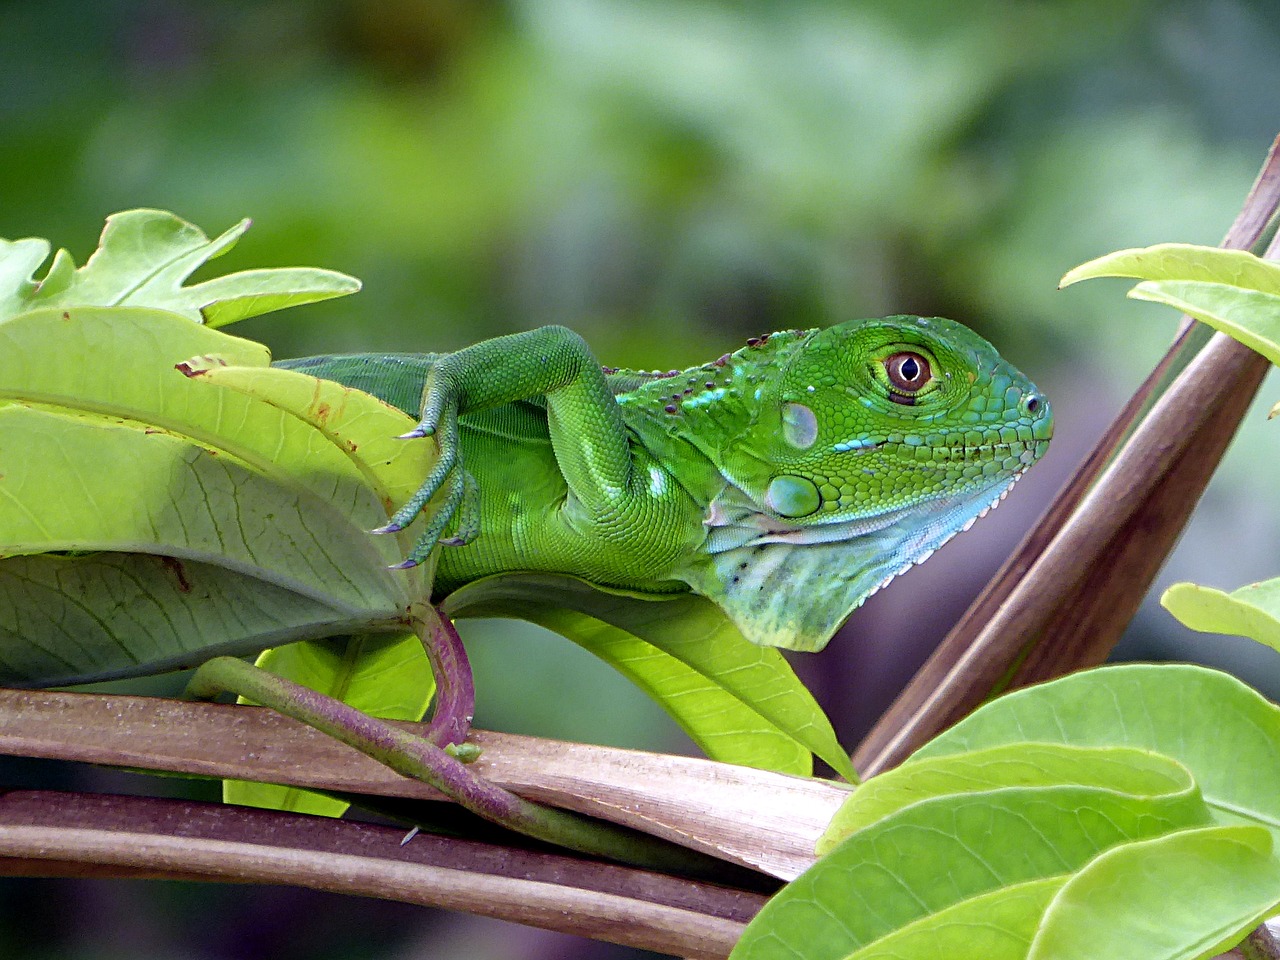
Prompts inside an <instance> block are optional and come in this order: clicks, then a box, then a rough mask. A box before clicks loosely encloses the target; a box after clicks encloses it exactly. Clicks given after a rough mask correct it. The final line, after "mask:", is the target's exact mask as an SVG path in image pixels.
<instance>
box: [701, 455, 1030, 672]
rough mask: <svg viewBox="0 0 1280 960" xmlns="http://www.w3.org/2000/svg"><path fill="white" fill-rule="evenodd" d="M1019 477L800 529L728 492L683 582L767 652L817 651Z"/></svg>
mask: <svg viewBox="0 0 1280 960" xmlns="http://www.w3.org/2000/svg"><path fill="white" fill-rule="evenodd" d="M1022 472H1023V471H1019V472H1018V473H1016V474H1014V475H1013V476H1012V477H1005V478H1001V479H1000V480H998V481H997V482H996V483H995V484H993V485H992V486H990V487H987V488H985V489H982V490H978V491H970V492H968V493H966V494H963V495H957V496H953V497H947V498H940V499H937V500H934V501H931V502H929V503H926V504H916V505H914V506H912V507H910V508H902V509H898V510H890V511H886V512H884V513H881V514H877V515H875V516H871V517H864V518H859V519H855V520H844V521H837V522H834V523H829V524H816V525H815V524H810V525H808V526H801V525H799V524H796V523H793V522H791V521H788V520H786V519H784V518H778V517H776V516H771V515H768V514H766V513H763V512H762V511H761V510H760V508H759V507H758V506H756V505H755V504H754V503H752V502H751V500H750V498H749V497H747V496H746V494H745V493H743V492H742V491H741V490H740V489H738V488H736V487H734V486H732V485H729V486H726V488H725V490H724V491H723V493H722V494H721V495H720V496H719V497H717V498H716V500H715V501H713V503H712V504H711V506H710V507H709V508H708V511H707V516H706V519H705V521H704V523H705V525H706V526H707V539H706V543H705V545H704V549H703V552H702V553H701V554H700V556H699V558H698V560H697V562H695V563H694V564H693V565H692V566H691V567H690V568H689V569H688V570H687V571H684V572H682V573H681V574H679V575H680V577H681V579H684V580H685V582H686V583H688V584H689V586H690V587H691V588H692V589H693V590H694V591H695V592H696V593H700V594H702V595H703V596H705V597H708V598H709V599H711V600H712V601H713V602H715V603H716V604H717V605H719V606H720V607H721V609H723V610H724V612H725V614H726V615H727V616H728V617H729V618H730V619H731V620H732V621H733V622H734V623H735V624H736V625H737V627H738V628H739V629H740V630H741V631H742V633H743V635H744V636H745V637H746V638H747V639H748V640H751V641H752V642H753V643H758V644H761V645H763V646H773V647H785V648H787V649H791V650H809V651H816V650H821V649H822V648H823V647H825V646H826V645H827V643H828V641H829V640H830V639H831V637H832V636H833V635H834V634H835V632H836V631H837V630H838V629H839V628H840V626H841V624H843V623H844V621H845V620H846V619H847V618H848V616H849V614H851V613H852V612H853V611H854V610H855V609H857V608H858V607H859V606H861V605H862V603H863V601H865V600H866V599H867V597H869V596H871V595H872V594H874V593H875V592H876V591H877V590H879V589H881V588H882V587H884V586H885V585H887V584H888V583H889V582H890V581H891V580H893V578H894V577H896V576H898V575H899V574H901V573H904V572H906V571H907V570H909V569H910V568H911V567H912V566H913V565H915V564H917V563H922V562H924V560H926V559H927V558H928V557H929V556H930V555H931V554H932V553H933V552H934V551H935V550H936V549H938V547H940V546H942V545H943V544H944V543H946V542H947V541H948V540H950V539H951V538H952V537H953V536H955V535H956V534H957V533H959V532H961V531H962V530H967V529H969V527H971V526H973V524H974V523H975V522H976V521H977V520H978V518H980V517H983V516H985V515H986V514H987V513H989V512H990V511H991V510H992V509H994V508H995V507H996V506H998V505H999V503H1000V501H1001V500H1003V499H1004V497H1005V495H1006V494H1008V492H1009V490H1010V489H1011V488H1012V487H1013V484H1014V483H1015V482H1017V480H1018V478H1019V477H1021V475H1022Z"/></svg>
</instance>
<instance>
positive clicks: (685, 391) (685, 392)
mask: <svg viewBox="0 0 1280 960" xmlns="http://www.w3.org/2000/svg"><path fill="white" fill-rule="evenodd" d="M691 393H693V387H685V388H684V395H685V396H686V397H687V396H688V395H689V394H691ZM1032 412H1033V413H1034V412H1035V411H1034V410H1033V411H1032Z"/></svg>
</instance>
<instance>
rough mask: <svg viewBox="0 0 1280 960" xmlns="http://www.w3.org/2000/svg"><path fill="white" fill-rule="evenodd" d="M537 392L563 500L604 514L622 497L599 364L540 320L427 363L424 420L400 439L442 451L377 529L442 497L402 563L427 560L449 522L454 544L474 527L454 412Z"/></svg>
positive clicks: (579, 343) (609, 402)
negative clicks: (425, 440) (427, 440)
mask: <svg viewBox="0 0 1280 960" xmlns="http://www.w3.org/2000/svg"><path fill="white" fill-rule="evenodd" d="M536 396H545V397H546V399H547V419H548V423H549V426H550V431H551V442H552V447H553V449H554V450H555V455H556V461H557V463H558V464H559V466H560V470H561V472H562V473H563V474H564V478H565V481H566V482H567V484H568V487H569V495H570V498H571V499H574V500H576V501H577V502H578V503H579V504H581V506H582V507H583V508H585V510H586V511H587V513H588V514H589V515H591V516H593V517H597V518H598V517H603V516H605V515H607V514H608V513H609V512H610V511H611V510H613V509H616V508H617V507H618V506H619V505H620V504H621V502H622V501H623V500H624V499H625V498H626V497H627V496H628V494H629V492H630V486H631V477H632V462H631V451H630V447H629V444H628V441H627V432H626V430H625V428H624V427H623V422H622V415H621V412H620V411H619V409H618V405H617V403H616V401H615V400H614V398H613V393H612V392H611V391H610V389H609V386H608V383H607V382H606V380H605V375H604V371H603V370H602V369H601V367H600V364H599V362H598V361H597V360H596V358H595V357H594V356H593V355H592V354H591V350H590V348H589V347H588V346H587V344H586V341H585V340H583V339H582V337H580V336H579V335H578V334H576V333H574V332H573V331H572V330H569V329H568V328H566V327H559V326H550V327H540V328H538V329H537V330H530V331H528V332H526V333H514V334H511V335H510V336H505V337H497V338H495V339H493V340H485V341H483V342H482V343H477V344H475V345H474V346H471V347H467V348H466V349H465V350H459V351H458V352H457V353H451V354H447V355H445V356H442V357H440V358H439V360H438V361H437V362H436V363H435V364H434V365H433V366H432V367H431V370H430V372H429V373H428V375H427V380H426V383H425V385H424V387H423V395H422V419H421V421H420V422H419V424H418V426H417V428H415V429H414V430H411V431H410V432H409V433H407V434H405V435H404V436H405V438H406V439H409V438H415V437H430V436H435V437H436V442H437V444H438V445H439V450H440V458H439V460H438V461H437V462H436V464H435V466H434V467H433V468H432V470H431V473H430V474H429V475H428V476H427V478H426V480H425V481H423V484H422V486H421V487H419V488H418V492H417V493H415V494H414V495H413V497H412V498H410V500H409V501H408V502H407V503H406V504H405V505H404V506H403V507H401V508H400V509H399V510H398V511H397V512H396V514H395V516H393V517H392V518H391V521H390V522H389V523H388V524H387V525H386V526H384V527H380V528H379V529H378V530H376V531H374V532H375V533H394V532H396V531H399V530H402V529H404V528H405V527H407V526H408V525H409V524H410V523H412V522H413V520H414V518H415V517H416V516H417V515H418V513H419V512H420V511H421V510H422V508H423V506H425V505H426V503H427V501H429V500H430V499H431V498H432V497H433V496H435V495H436V493H437V492H438V491H440V490H441V489H442V488H443V489H447V494H446V496H445V499H444V501H443V503H442V504H441V505H440V508H439V509H438V510H437V511H436V512H435V514H434V515H433V516H432V519H431V523H430V525H429V526H428V527H427V530H426V531H425V532H424V533H423V534H422V536H421V537H420V538H419V539H418V542H417V543H416V544H414V547H413V550H412V551H411V552H410V554H409V557H408V558H407V559H406V560H405V561H404V562H403V563H401V564H398V566H400V567H412V566H415V565H417V564H419V563H421V562H422V561H423V560H425V559H426V557H427V555H428V554H429V553H430V552H431V549H432V548H433V547H434V546H435V544H436V542H437V540H438V539H439V537H440V534H441V533H442V532H443V531H444V529H445V527H446V526H447V524H448V523H449V521H450V519H452V517H453V516H454V515H455V514H457V515H458V517H459V524H458V529H457V532H456V533H455V535H454V536H452V537H450V538H449V539H447V540H440V541H439V542H441V543H443V544H445V545H448V546H456V545H459V544H464V543H467V542H469V541H470V540H472V539H474V537H475V535H476V534H477V532H478V531H479V529H480V518H479V497H478V494H477V489H476V483H475V480H474V478H473V477H472V476H471V474H470V473H469V472H468V471H467V469H466V466H465V464H463V462H462V455H461V450H460V449H459V444H458V418H459V417H460V416H462V415H463V414H465V413H469V412H471V411H475V410H483V409H486V408H488V407H496V406H500V405H502V404H504V403H511V402H513V401H516V400H524V399H528V398H530V397H536Z"/></svg>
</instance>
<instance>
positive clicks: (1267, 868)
mask: <svg viewBox="0 0 1280 960" xmlns="http://www.w3.org/2000/svg"><path fill="white" fill-rule="evenodd" d="M1271 847H1272V845H1271V835H1270V834H1269V833H1268V832H1267V831H1266V830H1262V829H1259V828H1257V827H1209V828H1206V829H1200V830H1184V831H1180V832H1177V833H1171V834H1168V835H1167V836H1163V837H1158V838H1155V839H1153V840H1147V841H1143V842H1138V843H1130V844H1125V845H1124V846H1120V847H1116V848H1114V849H1112V850H1108V851H1107V852H1106V853H1103V854H1102V855H1101V856H1099V857H1098V858H1097V859H1096V860H1094V861H1093V862H1092V863H1090V864H1089V865H1088V866H1087V867H1085V869H1084V870H1082V871H1081V872H1080V873H1078V874H1076V875H1075V876H1074V877H1072V878H1071V879H1070V880H1069V881H1068V882H1067V884H1066V885H1065V886H1064V887H1063V888H1062V890H1061V891H1060V892H1059V893H1058V895H1057V896H1056V897H1055V898H1054V900H1053V901H1052V902H1051V903H1050V905H1049V907H1048V909H1047V910H1046V911H1045V913H1044V917H1043V920H1042V921H1041V927H1040V931H1039V933H1037V934H1036V938H1035V940H1034V941H1033V942H1032V945H1031V950H1030V952H1029V954H1028V955H1027V960H1059V958H1063V957H1106V958H1107V960H1201V958H1208V957H1214V956H1217V955H1218V954H1219V953H1222V952H1223V951H1225V950H1227V949H1229V948H1230V947H1232V946H1234V945H1235V944H1237V943H1239V942H1240V941H1241V940H1243V939H1244V938H1245V937H1246V936H1247V935H1248V934H1249V932H1250V931H1251V930H1253V929H1254V928H1255V927H1256V926H1257V925H1258V924H1259V923H1261V922H1262V921H1263V920H1264V919H1266V918H1267V917H1268V916H1270V915H1272V914H1273V913H1275V911H1276V909H1277V907H1280V860H1277V859H1276V858H1275V857H1274V856H1273V855H1272V849H1271Z"/></svg>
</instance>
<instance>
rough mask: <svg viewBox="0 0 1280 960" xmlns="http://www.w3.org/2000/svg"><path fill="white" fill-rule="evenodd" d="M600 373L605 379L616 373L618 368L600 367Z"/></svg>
mask: <svg viewBox="0 0 1280 960" xmlns="http://www.w3.org/2000/svg"><path fill="white" fill-rule="evenodd" d="M600 371H601V373H603V374H604V375H605V376H606V377H607V376H609V375H610V374H613V373H617V372H618V368H617V367H601V368H600Z"/></svg>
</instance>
